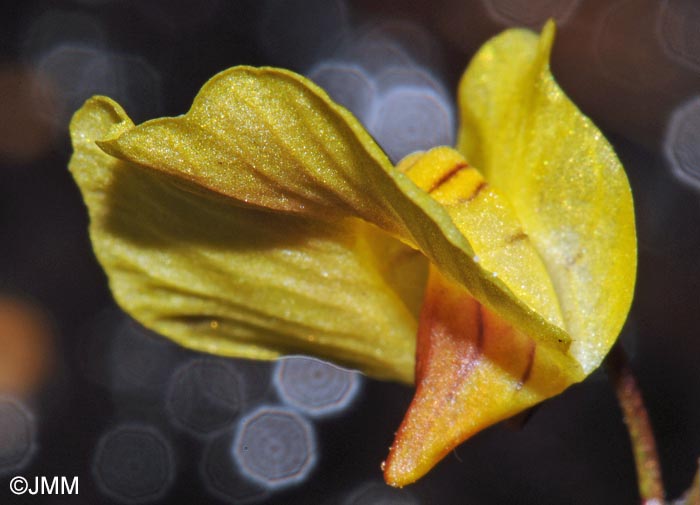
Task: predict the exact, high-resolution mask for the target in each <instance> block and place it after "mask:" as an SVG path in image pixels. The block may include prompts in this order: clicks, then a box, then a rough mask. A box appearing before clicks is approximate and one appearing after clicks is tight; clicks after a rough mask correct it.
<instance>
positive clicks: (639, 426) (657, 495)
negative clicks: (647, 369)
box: [606, 344, 665, 505]
mask: <svg viewBox="0 0 700 505" xmlns="http://www.w3.org/2000/svg"><path fill="white" fill-rule="evenodd" d="M606 365H607V368H608V374H609V377H610V381H611V382H612V385H613V387H614V388H615V393H616V395H617V399H618V402H619V403H620V407H621V408H622V414H623V417H624V420H625V424H626V425H627V431H628V432H629V435H630V441H631V443H632V451H633V452H634V462H635V465H636V466H637V482H638V485H639V494H640V496H641V498H642V504H643V505H661V504H663V503H664V499H665V492H664V487H663V481H662V480H661V466H660V464H659V455H658V453H657V452H656V442H655V440H654V433H653V431H652V429H651V423H650V422H649V415H648V414H647V410H646V408H645V407H644V401H643V399H642V393H641V391H640V390H639V385H638V384H637V380H636V379H635V377H634V373H633V372H632V369H631V368H630V366H629V361H628V359H627V356H626V355H625V352H624V350H623V349H622V347H621V346H620V345H618V344H616V345H615V346H613V348H612V350H611V351H610V354H609V355H608V358H607V360H606Z"/></svg>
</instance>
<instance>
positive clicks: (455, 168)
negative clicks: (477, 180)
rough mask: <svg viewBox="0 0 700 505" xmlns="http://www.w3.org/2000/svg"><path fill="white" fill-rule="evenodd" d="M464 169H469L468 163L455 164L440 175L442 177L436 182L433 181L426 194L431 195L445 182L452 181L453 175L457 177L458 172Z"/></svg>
mask: <svg viewBox="0 0 700 505" xmlns="http://www.w3.org/2000/svg"><path fill="white" fill-rule="evenodd" d="M465 168H469V163H467V162H466V161H462V162H460V163H457V164H456V165H455V166H453V167H452V168H450V169H449V170H448V171H447V172H445V173H444V174H442V177H440V178H439V179H438V180H437V181H435V182H434V183H433V185H432V186H431V187H430V189H429V190H428V193H432V192H433V191H435V190H436V189H438V188H439V187H440V186H442V185H443V184H445V183H446V182H447V181H449V180H450V179H452V178H453V177H454V176H455V175H457V174H458V173H459V172H461V171H462V170H464V169H465Z"/></svg>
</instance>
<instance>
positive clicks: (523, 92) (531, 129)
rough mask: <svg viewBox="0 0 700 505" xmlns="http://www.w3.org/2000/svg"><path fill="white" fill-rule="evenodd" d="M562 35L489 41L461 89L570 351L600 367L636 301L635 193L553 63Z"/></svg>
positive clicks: (478, 149) (491, 177) (515, 33)
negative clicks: (539, 265)
mask: <svg viewBox="0 0 700 505" xmlns="http://www.w3.org/2000/svg"><path fill="white" fill-rule="evenodd" d="M553 38H554V24H553V23H552V22H551V21H550V22H548V23H547V25H546V26H545V27H544V29H543V31H542V35H541V36H540V37H538V36H537V35H536V34H534V33H532V32H530V31H528V30H522V29H513V30H508V31H506V32H504V33H503V34H501V35H498V36H496V37H495V38H493V39H491V40H490V41H489V42H487V43H486V44H485V45H484V46H483V47H482V48H481V49H480V50H479V52H478V53H477V54H476V56H475V57H474V59H473V60H472V62H471V64H470V65H469V68H468V69H467V71H466V72H465V74H464V76H463V78H462V81H461V83H460V88H459V100H460V113H461V130H460V133H459V145H458V148H459V150H460V151H461V152H462V153H463V154H464V155H465V156H466V158H467V159H468V160H469V162H470V163H472V164H473V165H475V166H477V167H478V168H479V169H480V170H481V171H482V172H483V173H484V176H485V177H486V179H487V180H488V181H489V182H490V183H491V184H493V185H494V186H496V187H498V188H499V189H500V190H501V191H502V192H503V194H504V195H505V196H506V197H507V198H508V200H509V201H510V203H511V204H512V205H513V208H514V209H515V212H516V213H517V215H518V218H519V219H520V221H521V223H522V225H523V229H524V231H525V232H526V233H527V235H528V237H530V240H531V241H532V243H533V244H534V245H535V248H536V249H537V251H538V253H539V254H540V256H541V257H542V260H543V261H544V264H545V265H546V268H547V270H548V272H549V274H550V276H551V279H552V281H553V284H554V288H555V290H556V292H557V296H558V299H559V302H560V306H561V309H562V315H563V317H564V327H565V328H566V330H567V331H568V332H569V334H570V335H571V337H572V339H573V340H572V345H571V349H570V352H571V354H572V355H573V356H574V357H575V358H576V359H577V360H578V361H579V362H580V363H581V366H582V367H583V369H584V371H585V372H586V373H590V372H591V371H592V370H593V369H595V368H596V367H597V366H598V365H599V364H600V362H601V361H602V359H603V357H604V356H605V355H606V354H607V352H608V350H609V349H610V347H611V346H612V344H613V343H614V341H615V339H616V338H617V336H618V334H619V332H620V330H621V327H622V325H623V323H624V321H625V319H626V317H627V313H628V311H629V307H630V304H631V301H632V295H633V291H634V283H635V276H636V254H637V251H636V247H637V246H636V234H635V224H634V209H633V204H632V196H631V191H630V187H629V183H628V181H627V177H626V175H625V172H624V169H623V168H622V166H621V164H620V162H619V160H618V159H617V157H616V156H615V153H614V152H613V150H612V148H611V147H610V145H609V144H608V142H607V141H606V140H605V138H604V137H603V135H602V134H601V133H600V131H599V130H598V129H597V128H596V127H595V126H594V125H593V123H592V122H591V121H590V120H589V119H588V118H587V117H585V116H584V115H583V114H582V113H581V112H580V111H579V110H578V109H577V108H576V106H575V105H574V104H573V103H572V102H571V101H570V100H569V99H568V98H567V97H566V95H565V94H564V92H563V91H562V90H561V89H560V88H559V87H558V85H557V84H556V82H555V81H554V78H553V77H552V75H551V73H550V71H549V55H550V51H551V47H552V42H553Z"/></svg>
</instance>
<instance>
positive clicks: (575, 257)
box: [566, 250, 583, 268]
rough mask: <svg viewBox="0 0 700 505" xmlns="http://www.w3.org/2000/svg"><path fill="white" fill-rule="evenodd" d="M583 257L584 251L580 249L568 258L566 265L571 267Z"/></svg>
mask: <svg viewBox="0 0 700 505" xmlns="http://www.w3.org/2000/svg"><path fill="white" fill-rule="evenodd" d="M581 258H583V251H581V250H579V251H578V252H577V253H576V254H574V255H573V256H572V257H570V258H567V259H566V266H567V267H569V268H571V267H572V266H574V265H575V264H576V263H578V262H579V260H580V259H581Z"/></svg>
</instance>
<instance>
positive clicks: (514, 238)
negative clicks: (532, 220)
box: [506, 230, 528, 244]
mask: <svg viewBox="0 0 700 505" xmlns="http://www.w3.org/2000/svg"><path fill="white" fill-rule="evenodd" d="M527 238H528V236H527V233H525V232H524V231H523V230H519V231H518V232H516V233H514V234H513V235H511V236H510V237H508V238H507V239H506V242H507V243H509V244H512V243H513V242H519V241H521V240H526V239H527Z"/></svg>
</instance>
